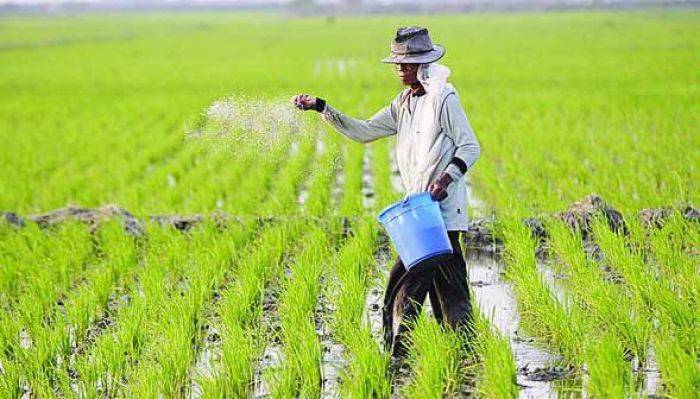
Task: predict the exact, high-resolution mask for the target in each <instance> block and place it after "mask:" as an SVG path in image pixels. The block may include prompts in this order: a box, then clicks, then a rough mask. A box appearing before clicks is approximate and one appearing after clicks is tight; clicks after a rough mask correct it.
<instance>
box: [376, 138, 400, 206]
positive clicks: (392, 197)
mask: <svg viewBox="0 0 700 399" xmlns="http://www.w3.org/2000/svg"><path fill="white" fill-rule="evenodd" d="M389 151H394V147H393V143H392V141H391V140H386V139H384V140H378V141H375V142H374V143H372V175H373V178H374V191H375V192H376V193H375V194H376V197H377V202H376V205H377V206H376V207H375V208H376V210H381V209H383V207H384V206H387V205H389V204H391V203H393V202H394V201H396V199H397V198H398V195H397V193H395V192H394V186H393V184H392V177H391V167H390V165H391V163H390V161H389Z"/></svg>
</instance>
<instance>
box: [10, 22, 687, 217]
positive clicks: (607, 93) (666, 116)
mask: <svg viewBox="0 0 700 399" xmlns="http://www.w3.org/2000/svg"><path fill="white" fill-rule="evenodd" d="M406 24H422V25H425V26H427V27H428V28H429V29H430V31H431V35H432V36H433V39H434V41H435V42H437V43H440V44H442V45H444V46H445V47H446V48H447V54H446V56H445V58H444V59H443V61H442V62H443V63H444V64H446V65H447V66H449V67H450V68H451V69H452V78H451V80H452V82H453V83H454V85H455V86H456V88H457V89H458V91H459V93H460V98H461V101H462V103H463V104H464V107H465V109H466V111H467V115H468V116H469V119H470V122H471V124H472V126H473V128H474V130H475V132H476V134H477V136H478V138H479V140H480V142H481V146H482V157H481V159H480V161H479V162H478V163H477V165H476V166H475V168H474V170H473V171H472V172H471V178H472V180H473V182H474V186H475V192H476V193H478V195H479V197H481V198H482V199H483V200H484V201H485V203H486V204H487V207H489V209H491V210H492V211H495V212H513V213H515V214H530V213H532V212H538V211H542V210H557V209H561V208H562V207H565V206H566V205H568V204H569V203H570V202H571V201H573V200H576V199H579V198H581V197H582V196H584V195H586V194H589V193H593V192H595V193H598V194H600V195H601V196H603V198H605V199H606V200H608V201H610V202H611V203H613V204H614V205H615V206H616V207H620V208H622V209H624V210H637V209H640V208H644V207H656V206H667V205H680V204H686V203H694V202H695V203H697V199H698V193H697V189H696V184H695V183H694V182H696V181H697V180H698V177H699V175H698V168H697V165H698V159H699V157H698V156H699V155H700V152H699V150H698V148H700V135H698V104H699V103H700V102H699V101H698V77H699V72H698V71H700V69H699V68H698V65H700V51H698V45H699V43H700V29H698V26H700V16H699V15H698V13H697V12H695V11H690V12H680V11H644V12H577V13H541V14H527V13H524V14H473V15H434V16H419V15H405V16H402V15H398V16H341V17H335V18H326V17H308V18H305V17H300V16H294V15H283V14H263V13H254V14H244V13H205V12H201V13H200V12H197V13H155V12H154V13H140V14H129V13H125V14H121V13H115V14H76V15H71V14H66V15H60V14H59V15H51V16H3V17H1V18H0V92H1V93H2V96H1V98H0V139H1V140H2V146H1V148H0V209H6V210H13V211H18V212H22V213H32V212H40V211H47V210H51V209H54V208H57V207H62V206H65V205H66V204H69V203H70V204H78V205H84V206H96V205H101V204H106V203H116V204H119V205H121V206H124V207H126V208H128V209H130V210H132V211H135V212H138V213H147V212H165V211H178V212H179V211H208V210H212V209H214V208H215V205H214V204H213V203H211V202H207V201H205V200H202V201H198V199H197V198H196V197H197V194H196V193H195V192H194V191H192V193H190V194H191V195H189V196H188V198H189V199H188V201H187V202H186V203H183V202H182V201H171V200H170V199H169V197H168V194H167V192H168V190H171V189H172V188H171V187H169V186H168V182H167V180H166V179H165V178H161V177H157V174H158V169H159V168H163V167H166V166H167V165H168V162H172V159H177V157H178V156H179V155H178V154H180V153H181V152H182V151H183V150H185V149H186V147H187V145H186V143H185V142H184V137H185V128H184V126H185V124H186V122H187V121H188V120H191V118H192V117H193V116H195V115H197V114H198V113H199V112H200V111H201V110H202V109H204V108H206V107H207V106H208V105H209V104H210V103H211V102H212V101H214V100H216V99H218V98H221V97H224V96H227V95H246V96H249V97H250V98H253V99H273V100H285V101H286V100H287V99H288V98H289V97H291V96H292V95H293V94H296V93H298V92H308V93H312V94H316V95H318V96H321V97H323V98H325V99H327V100H328V102H329V103H331V104H332V105H333V106H335V107H336V108H339V109H340V110H343V111H345V112H346V113H348V114H350V115H353V116H356V117H363V118H364V117H369V116H370V115H372V114H373V113H374V112H375V111H376V110H378V109H379V108H380V107H382V106H385V105H386V104H388V102H389V101H390V100H391V99H392V98H393V97H394V96H395V94H396V93H397V91H398V90H400V85H399V83H398V80H397V79H396V77H395V74H394V71H393V70H392V67H391V66H389V65H386V64H382V63H381V62H380V59H381V58H382V57H383V56H385V54H386V53H387V52H388V48H389V41H390V39H391V37H392V35H393V32H394V30H395V29H396V27H397V26H401V25H406ZM341 63H344V64H345V66H346V67H345V68H344V69H342V67H339V66H338V65H339V64H341ZM341 69H342V70H341ZM303 117H304V118H306V119H313V120H315V119H316V118H317V117H316V116H315V115H304V116H303ZM235 162H236V159H235V157H231V158H230V159H228V160H226V161H225V162H222V163H221V164H220V165H219V167H220V168H221V169H219V170H216V171H212V173H214V174H217V173H225V171H224V170H225V169H226V168H228V167H230V166H231V165H232V164H235ZM206 163H207V159H206V154H198V155H197V156H196V157H195V158H192V160H191V162H190V164H189V165H186V166H185V167H183V168H182V173H190V172H193V171H196V170H197V168H202V167H204V165H205V164H206ZM208 176H210V174H208ZM214 184H216V183H215V182H214V180H212V179H204V180H201V179H200V180H199V181H198V186H200V188H201V187H206V186H207V185H214ZM223 189H224V190H235V189H236V187H235V184H234V185H231V187H228V188H223ZM177 190H193V189H192V188H191V187H177ZM260 213H261V214H264V213H265V210H264V209H261V210H260Z"/></svg>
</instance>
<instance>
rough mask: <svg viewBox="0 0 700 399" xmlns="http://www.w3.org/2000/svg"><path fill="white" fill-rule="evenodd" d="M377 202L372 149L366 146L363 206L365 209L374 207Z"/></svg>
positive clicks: (363, 171) (363, 163)
mask: <svg viewBox="0 0 700 399" xmlns="http://www.w3.org/2000/svg"><path fill="white" fill-rule="evenodd" d="M376 203H377V199H376V197H375V192H374V177H373V175H372V149H371V148H370V147H369V146H365V151H364V154H363V155H362V206H363V207H364V208H365V209H374V207H375V205H376Z"/></svg>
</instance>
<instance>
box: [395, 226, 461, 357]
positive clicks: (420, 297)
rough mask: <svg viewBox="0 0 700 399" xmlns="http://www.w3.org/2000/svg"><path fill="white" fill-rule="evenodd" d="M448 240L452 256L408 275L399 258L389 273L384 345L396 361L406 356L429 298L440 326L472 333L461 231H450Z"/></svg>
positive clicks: (425, 263)
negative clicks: (407, 341)
mask: <svg viewBox="0 0 700 399" xmlns="http://www.w3.org/2000/svg"><path fill="white" fill-rule="evenodd" d="M448 236H449V238H450V242H451V243H452V249H453V253H452V254H449V255H444V256H440V257H436V258H434V259H430V260H427V261H424V262H421V263H418V264H417V265H415V266H413V267H412V268H411V270H409V271H406V268H405V267H404V265H403V262H402V261H401V259H400V258H399V259H397V260H396V263H395V264H394V267H393V268H392V269H391V272H390V273H389V282H388V284H387V288H386V293H385V295H384V344H385V346H386V349H387V350H390V351H391V353H392V356H394V357H403V356H405V355H406V352H407V345H406V338H407V337H406V336H407V335H408V334H409V332H410V330H411V328H412V327H413V325H414V324H415V321H416V319H417V318H418V315H419V314H420V311H421V308H422V307H423V302H425V297H426V295H428V296H429V297H430V305H431V306H432V308H433V314H434V315H435V318H436V319H437V321H438V322H440V323H444V324H447V325H449V326H451V327H452V328H454V329H457V330H461V331H464V332H466V333H471V331H472V323H473V317H472V307H471V302H470V300H469V287H468V285H467V284H468V283H467V264H466V262H465V260H464V254H463V253H462V248H461V247H460V243H459V231H450V232H448Z"/></svg>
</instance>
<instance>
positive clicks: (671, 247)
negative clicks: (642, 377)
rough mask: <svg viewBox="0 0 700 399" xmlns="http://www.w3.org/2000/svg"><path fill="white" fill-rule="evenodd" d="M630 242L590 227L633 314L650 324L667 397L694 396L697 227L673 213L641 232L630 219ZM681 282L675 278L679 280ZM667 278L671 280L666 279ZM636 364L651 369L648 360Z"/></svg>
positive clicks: (699, 284)
mask: <svg viewBox="0 0 700 399" xmlns="http://www.w3.org/2000/svg"><path fill="white" fill-rule="evenodd" d="M629 220H630V223H628V227H629V229H630V232H631V237H629V238H627V237H625V236H622V235H619V234H616V233H615V232H613V231H611V230H610V229H609V228H608V227H607V226H605V225H604V224H602V223H598V224H596V225H595V226H594V227H595V228H594V232H595V238H596V243H597V244H598V245H599V246H600V249H601V252H602V260H603V262H605V264H606V265H608V267H610V268H611V271H612V272H613V273H616V274H617V275H618V276H619V278H620V279H621V281H620V285H622V286H623V287H625V289H626V290H627V292H628V293H629V297H630V301H631V305H632V307H633V311H634V312H635V313H637V314H639V315H640V317H643V318H645V319H646V320H648V322H649V324H650V329H651V331H650V332H649V334H650V335H651V338H650V339H651V342H652V348H653V351H654V353H655V354H657V357H658V359H657V361H658V364H659V367H660V370H661V377H662V380H663V382H664V388H665V393H666V394H668V395H669V396H670V397H691V396H692V395H693V394H694V392H697V387H698V383H700V378H699V377H698V368H697V364H694V363H695V362H694V360H693V359H697V356H698V345H699V343H700V339H699V338H698V332H697V325H698V322H699V321H700V316H699V315H698V311H697V306H696V303H695V299H694V298H695V297H696V296H694V295H695V294H697V293H698V292H699V291H698V290H699V287H700V279H699V278H698V274H697V259H694V258H696V257H697V255H695V254H693V251H694V250H695V249H694V246H696V245H697V242H698V241H697V240H695V241H693V240H694V239H697V238H698V228H697V226H696V225H693V224H691V223H689V222H688V221H686V220H684V219H683V218H682V217H681V216H680V215H678V214H676V215H674V216H673V218H672V219H671V220H670V221H669V222H668V223H667V224H666V226H664V227H663V228H662V229H661V230H659V231H645V230H644V228H643V227H642V226H641V224H640V223H639V222H637V221H635V220H634V219H632V218H629ZM681 276H682V277H683V278H681V279H679V278H678V277H681ZM669 277H670V278H669ZM650 355H651V354H649V353H647V359H639V362H640V363H641V364H642V366H644V367H652V366H653V365H651V364H649V361H648V358H649V357H650Z"/></svg>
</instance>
